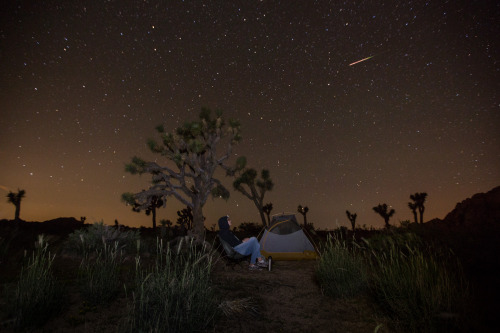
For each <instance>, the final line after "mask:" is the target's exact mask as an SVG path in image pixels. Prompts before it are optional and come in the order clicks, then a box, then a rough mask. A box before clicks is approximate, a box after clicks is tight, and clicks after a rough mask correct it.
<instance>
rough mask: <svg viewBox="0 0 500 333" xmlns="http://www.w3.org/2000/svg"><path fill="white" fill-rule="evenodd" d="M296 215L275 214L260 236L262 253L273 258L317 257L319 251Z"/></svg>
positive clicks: (298, 258)
mask: <svg viewBox="0 0 500 333" xmlns="http://www.w3.org/2000/svg"><path fill="white" fill-rule="evenodd" d="M306 233H307V231H305V230H304V229H302V227H301V226H300V225H299V223H298V222H297V219H296V218H295V215H293V214H290V215H285V214H282V215H275V216H273V218H272V220H271V223H270V225H269V226H268V227H266V228H265V229H264V233H263V235H262V237H261V238H260V245H261V253H262V254H263V255H264V256H265V257H266V258H269V257H271V258H272V259H273V260H303V259H316V258H318V257H319V255H318V251H317V250H316V248H315V247H314V245H313V243H312V241H311V240H310V239H309V237H308V235H307V234H306Z"/></svg>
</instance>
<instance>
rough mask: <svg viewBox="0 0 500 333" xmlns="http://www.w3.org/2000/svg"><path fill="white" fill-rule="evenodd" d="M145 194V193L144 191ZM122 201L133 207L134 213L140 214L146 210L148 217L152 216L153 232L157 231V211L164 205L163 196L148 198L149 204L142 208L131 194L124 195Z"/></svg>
mask: <svg viewBox="0 0 500 333" xmlns="http://www.w3.org/2000/svg"><path fill="white" fill-rule="evenodd" d="M143 192H145V191H144V190H143ZM122 200H123V201H125V202H126V203H127V204H130V205H131V206H132V211H134V212H137V213H139V212H140V211H141V209H144V211H145V213H146V215H147V216H149V215H152V220H153V230H156V209H157V208H160V207H162V206H163V204H164V202H163V199H162V198H161V196H158V195H151V196H150V197H148V201H147V202H148V204H147V205H146V206H144V207H140V205H139V204H138V203H137V202H135V201H134V198H133V195H132V194H131V193H123V194H122Z"/></svg>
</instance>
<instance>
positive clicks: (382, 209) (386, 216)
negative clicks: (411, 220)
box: [373, 204, 396, 229]
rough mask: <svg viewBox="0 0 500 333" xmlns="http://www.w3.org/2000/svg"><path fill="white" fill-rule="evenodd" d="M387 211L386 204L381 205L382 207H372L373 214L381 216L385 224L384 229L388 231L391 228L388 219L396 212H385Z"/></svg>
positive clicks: (392, 210)
mask: <svg viewBox="0 0 500 333" xmlns="http://www.w3.org/2000/svg"><path fill="white" fill-rule="evenodd" d="M387 209H388V207H387V204H382V205H381V204H379V205H378V206H375V207H373V210H374V211H375V213H377V214H379V215H380V216H382V218H383V219H384V222H385V227H386V228H387V229H388V228H389V227H390V226H391V225H390V224H389V219H390V218H391V217H392V216H393V215H394V213H395V212H396V211H395V210H394V209H391V210H389V211H387Z"/></svg>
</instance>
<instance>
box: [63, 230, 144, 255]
mask: <svg viewBox="0 0 500 333" xmlns="http://www.w3.org/2000/svg"><path fill="white" fill-rule="evenodd" d="M139 237H140V235H139V232H138V231H134V230H122V229H121V228H116V227H112V226H109V225H106V224H104V223H103V222H96V223H94V224H91V225H90V226H88V227H87V228H85V229H79V230H76V231H75V232H73V233H71V234H70V235H68V240H67V242H66V249H67V250H68V251H69V252H73V253H76V254H79V255H81V256H85V255H87V254H89V253H94V252H95V251H102V250H103V249H104V247H105V245H106V244H107V245H114V244H115V243H116V244H118V249H119V250H120V251H124V252H133V251H134V250H135V249H136V244H137V241H138V240H139Z"/></svg>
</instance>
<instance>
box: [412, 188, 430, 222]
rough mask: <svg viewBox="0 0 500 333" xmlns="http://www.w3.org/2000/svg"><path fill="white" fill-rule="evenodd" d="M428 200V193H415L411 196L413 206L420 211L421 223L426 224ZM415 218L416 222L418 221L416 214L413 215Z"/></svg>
mask: <svg viewBox="0 0 500 333" xmlns="http://www.w3.org/2000/svg"><path fill="white" fill-rule="evenodd" d="M426 198H427V193H425V192H421V193H415V194H412V195H410V199H411V200H413V204H414V205H415V206H416V208H417V209H418V212H419V213H420V223H424V210H425V206H424V203H425V199H426ZM413 214H414V216H415V222H416V221H417V218H416V216H417V215H416V213H415V212H414V213H413Z"/></svg>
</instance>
